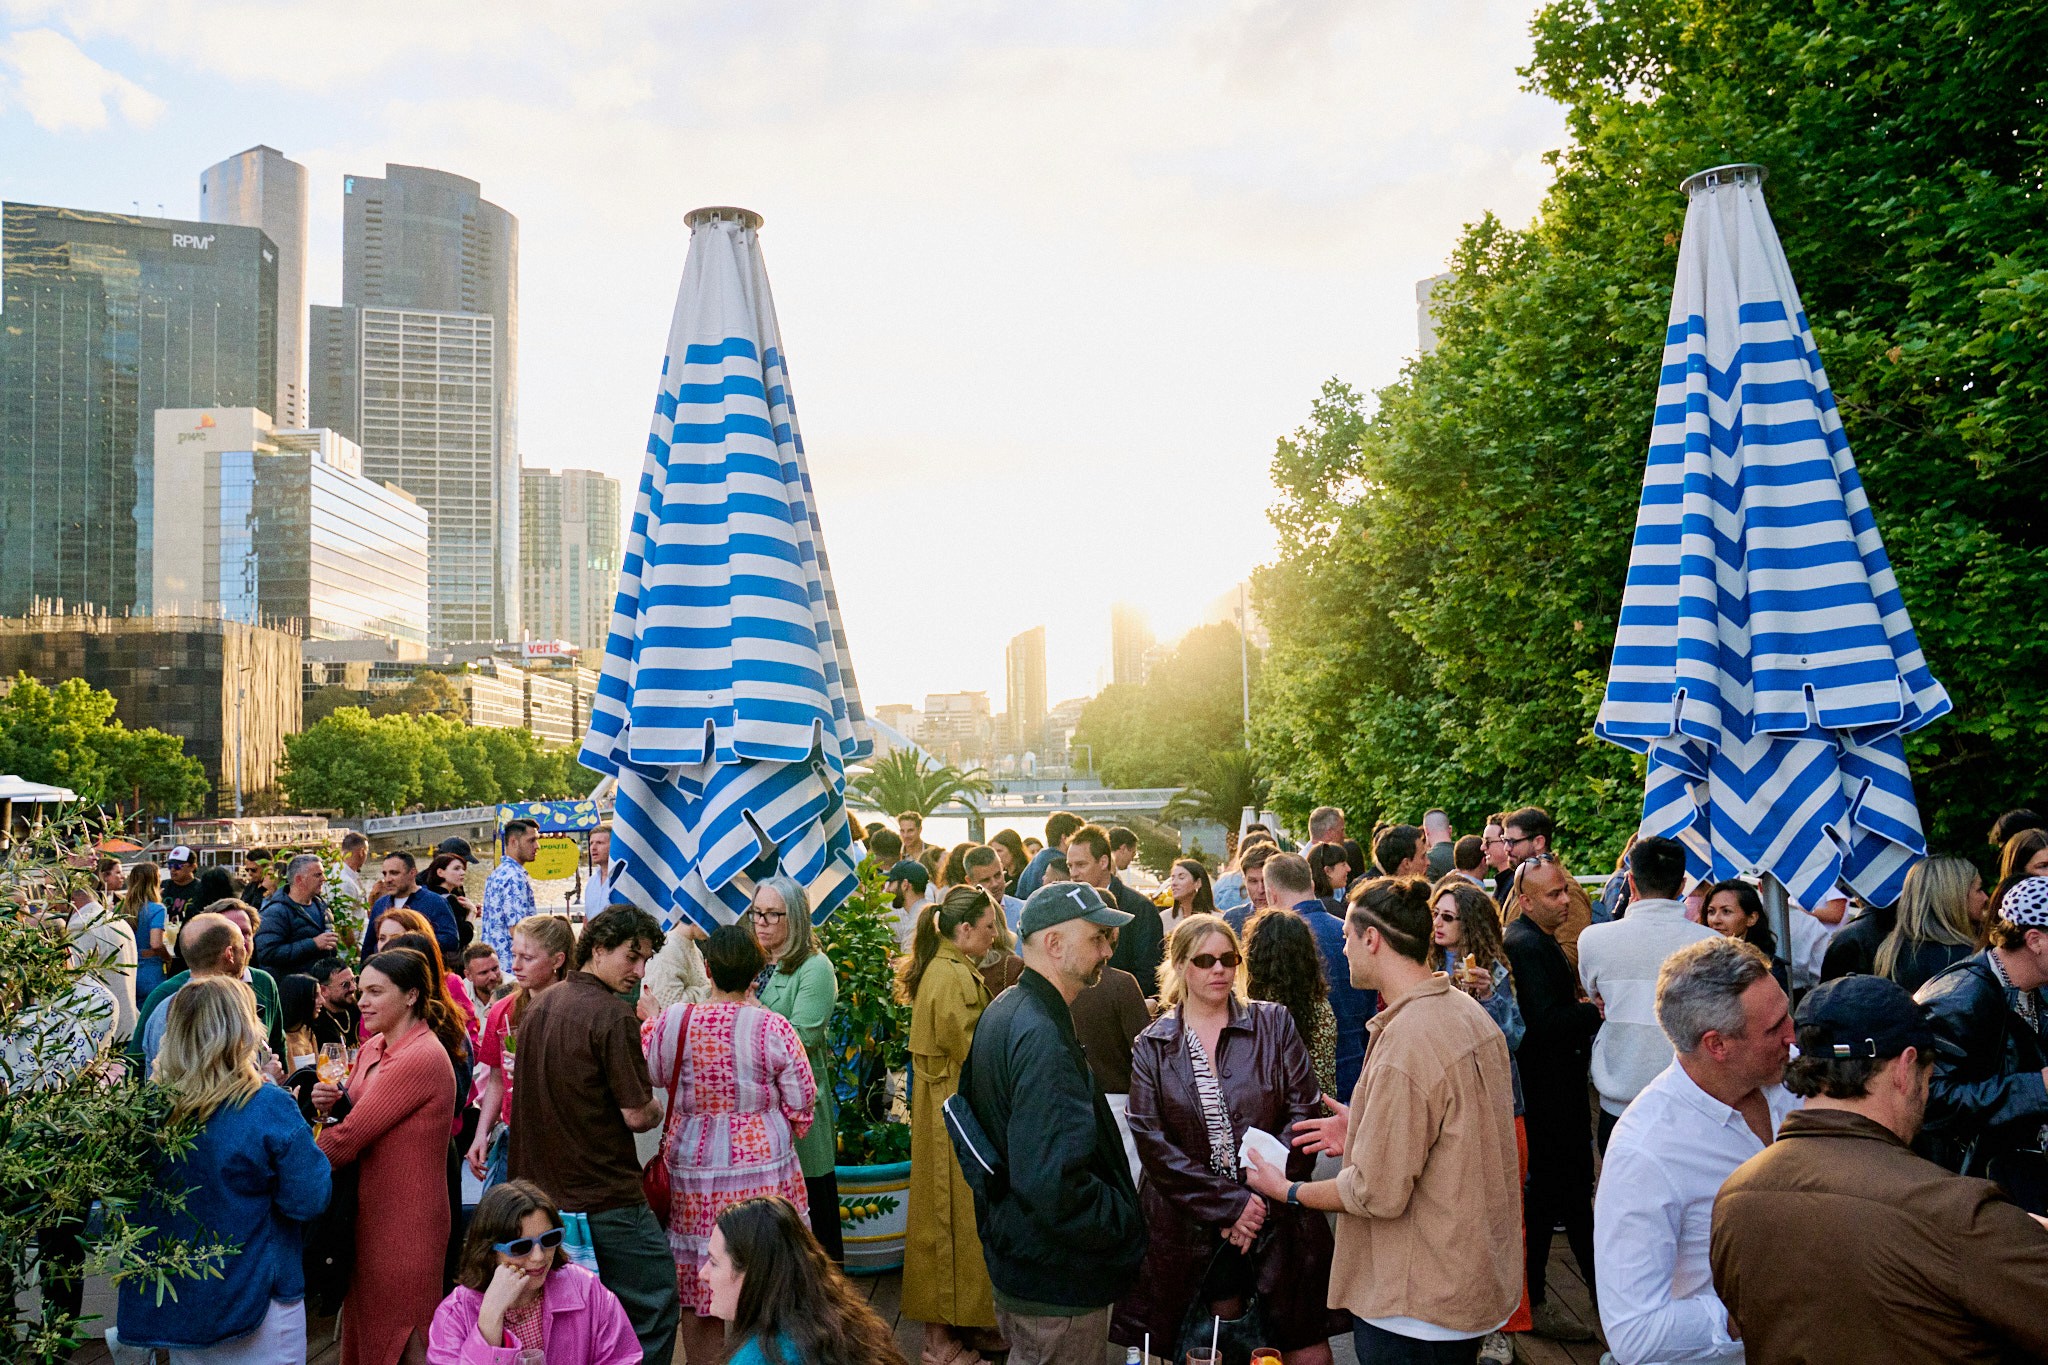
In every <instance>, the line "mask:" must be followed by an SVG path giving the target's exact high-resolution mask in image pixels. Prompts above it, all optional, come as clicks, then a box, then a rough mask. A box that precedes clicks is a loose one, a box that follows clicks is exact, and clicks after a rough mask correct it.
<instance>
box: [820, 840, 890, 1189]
mask: <svg viewBox="0 0 2048 1365" xmlns="http://www.w3.org/2000/svg"><path fill="white" fill-rule="evenodd" d="M816 942H817V944H818V947H819V949H820V950H821V951H823V953H824V954H825V956H826V957H828V958H830V959H831V961H832V970H833V971H834V972H835V973H837V974H838V977H839V1003H838V1004H837V1005H835V1006H834V1007H833V1010H832V1024H831V1031H830V1033H829V1034H828V1036H827V1045H828V1046H829V1047H830V1048H831V1052H832V1059H833V1064H834V1072H835V1074H834V1075H833V1078H832V1089H833V1094H834V1095H836V1096H837V1097H838V1100H839V1164H840V1165H842V1166H883V1165H887V1164H889V1163H890V1162H896V1161H908V1160H910V1125H909V1124H908V1123H907V1122H906V1121H905V1117H906V1116H905V1115H903V1114H902V1113H900V1112H899V1111H900V1109H901V1105H900V1104H899V1103H898V1102H897V1101H896V1099H895V1098H894V1096H893V1094H892V1089H891V1078H892V1077H894V1076H900V1075H901V1074H902V1072H903V1068H904V1066H905V1064H906V1063H908V1061H909V1060H910V1006H908V1005H905V1004H902V1003H900V1002H899V1001H898V1000H897V999H896V954H897V942H896V912H895V910H894V908H893V907H892V906H891V905H890V898H889V894H888V893H887V892H886V891H884V890H883V889H882V870H881V869H880V868H878V867H876V866H875V865H874V862H873V860H872V859H871V860H869V861H868V862H866V863H863V864H862V865H861V879H860V890H858V891H856V892H855V893H854V894H853V895H851V896H849V897H847V898H846V903H845V904H843V905H841V906H840V907H839V908H838V909H837V910H835V911H833V912H832V917H831V918H830V919H828V920H826V921H825V923H824V924H822V925H820V926H819V927H818V929H817V931H816Z"/></svg>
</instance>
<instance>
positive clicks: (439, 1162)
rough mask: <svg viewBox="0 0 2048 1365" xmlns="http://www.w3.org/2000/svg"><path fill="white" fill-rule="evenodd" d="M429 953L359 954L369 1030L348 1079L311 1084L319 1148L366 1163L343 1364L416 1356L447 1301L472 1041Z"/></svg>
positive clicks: (336, 1160) (342, 1159)
mask: <svg viewBox="0 0 2048 1365" xmlns="http://www.w3.org/2000/svg"><path fill="white" fill-rule="evenodd" d="M434 985H435V983H434V977H433V968H432V967H431V966H430V965H429V963H428V961H427V958H426V955H425V954H423V953H420V952H417V951H415V950H413V949H410V948H399V949H395V950H393V951H391V952H388V953H378V954H377V955H376V956H375V957H373V958H371V959H370V960H369V961H368V962H366V963H365V964H363V974H362V981H361V991H360V995H359V997H358V1003H359V1005H360V1007H361V1009H362V1013H363V1024H364V1026H365V1028H367V1029H368V1030H369V1034H370V1037H369V1041H368V1042H366V1043H364V1044H363V1048H362V1052H361V1053H360V1054H358V1056H357V1058H356V1062H355V1065H354V1067H353V1068H351V1070H350V1073H349V1078H348V1081H347V1084H346V1088H345V1089H344V1088H343V1087H341V1086H337V1085H334V1084H332V1083H330V1082H327V1081H321V1082H320V1083H319V1084H317V1085H315V1086H314V1087H313V1108H314V1109H315V1110H316V1111H318V1112H319V1114H320V1115H321V1116H322V1117H323V1118H325V1119H327V1120H329V1124H330V1126H328V1127H326V1128H324V1129H323V1130H322V1131H321V1133H320V1150H321V1151H323V1152H325V1153H327V1159H328V1161H330V1162H331V1163H333V1165H334V1167H335V1168H336V1169H337V1170H339V1169H340V1168H342V1167H344V1166H348V1165H350V1164H357V1165H359V1167H360V1169H361V1177H360V1180H359V1182H358V1185H359V1188H360V1190H361V1195H360V1198H361V1211H360V1213H359V1214H358V1217H357V1221H356V1263H355V1271H354V1273H353V1274H352V1275H351V1276H350V1279H349V1287H348V1298H347V1299H346V1300H345V1301H344V1302H343V1304H342V1337H341V1352H342V1354H341V1359H342V1365H393V1362H395V1361H399V1360H403V1361H406V1362H408V1365H418V1362H421V1361H424V1360H425V1359H426V1342H427V1332H428V1328H429V1326H430V1325H431V1324H432V1322H433V1320H434V1309H435V1308H436V1307H437V1306H438V1305H439V1304H440V1302H441V1272H442V1262H443V1259H444V1254H445V1251H446V1248H447V1244H448V1230H449V1208H448V1187H447V1171H446V1164H447V1163H446V1153H447V1151H448V1134H449V1132H450V1130H451V1129H452V1128H453V1127H454V1122H455V1069H454V1066H453V1065H452V1064H451V1063H450V1061H449V1058H450V1056H451V1055H453V1054H456V1053H458V1052H460V1051H461V1050H462V1049H463V1048H464V1047H465V1046H466V1044H467V1040H466V1039H465V1038H464V1037H463V1033H462V1021H461V1020H460V1019H459V1018H457V1017H456V1016H455V1015H454V1014H453V1013H451V1012H450V1011H449V1009H448V1007H447V1006H446V1005H444V1004H442V1002H441V1000H440V999H439V997H438V996H437V994H436V992H435V989H434Z"/></svg>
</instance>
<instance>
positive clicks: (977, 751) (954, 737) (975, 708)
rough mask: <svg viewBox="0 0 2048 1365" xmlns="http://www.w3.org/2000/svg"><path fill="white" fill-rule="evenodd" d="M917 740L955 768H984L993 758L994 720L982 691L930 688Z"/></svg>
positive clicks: (925, 700) (985, 695)
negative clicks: (941, 690) (948, 690)
mask: <svg viewBox="0 0 2048 1365" xmlns="http://www.w3.org/2000/svg"><path fill="white" fill-rule="evenodd" d="M917 742H918V743H919V744H922V745H923V746H924V747H925V748H926V749H929V750H930V751H931V752H932V754H933V756H935V757H936V758H938V759H939V760H940V761H941V762H944V763H950V764H952V765H953V766H954V767H956V768H986V767H988V766H989V765H990V764H991V763H992V762H994V759H995V755H994V752H993V750H994V748H995V720H994V717H993V716H991V715H990V714H989V708H988V693H986V692H931V693H927V694H926V695H925V699H924V719H923V721H922V723H921V724H920V725H919V726H918V736H917Z"/></svg>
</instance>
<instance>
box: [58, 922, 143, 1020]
mask: <svg viewBox="0 0 2048 1365" xmlns="http://www.w3.org/2000/svg"><path fill="white" fill-rule="evenodd" d="M69 931H70V934H71V944H72V948H73V950H74V951H75V952H76V953H77V954H78V958H79V961H81V962H87V961H91V960H92V959H94V958H99V959H101V962H100V965H98V966H96V967H94V968H93V970H92V971H91V972H89V973H88V975H89V976H90V977H91V978H92V979H93V980H94V981H97V982H98V983H99V984H100V985H101V986H103V987H105V988H106V991H107V994H109V995H111V996H113V997H114V1041H115V1042H117V1043H125V1042H127V1041H128V1039H129V1037H130V1036H131V1035H133V1034H134V1032H135V962H136V953H135V931H134V930H133V929H130V928H129V927H128V921H126V920H124V919H122V918H121V917H120V916H119V915H117V914H115V913H114V912H113V911H111V910H109V909H107V908H106V907H105V906H104V905H101V904H100V903H99V901H97V900H96V899H94V897H93V889H92V888H91V887H89V886H80V887H78V888H76V889H75V890H73V891H72V893H71V921H70V925H69Z"/></svg>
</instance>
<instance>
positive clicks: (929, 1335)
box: [896, 886, 1003, 1365]
mask: <svg viewBox="0 0 2048 1365" xmlns="http://www.w3.org/2000/svg"><path fill="white" fill-rule="evenodd" d="M1002 923H1003V916H1002V912H1001V911H1000V910H999V909H998V908H997V906H996V903H995V900H994V899H993V898H992V897H991V896H990V895H989V894H988V892H986V891H984V890H983V889H982V888H980V887H978V886H956V887H954V888H953V889H952V890H951V891H949V892H947V893H946V898H945V900H943V901H941V902H940V903H939V904H937V905H927V906H926V907H925V910H924V914H923V916H922V917H920V918H919V920H918V922H917V934H916V937H915V938H914V939H913V940H912V943H911V950H910V952H909V953H908V954H907V955H905V956H904V957H902V958H899V959H898V960H897V969H896V998H897V999H898V1000H900V1001H902V1002H903V1003H905V1004H907V1005H909V1006H910V1057H911V1066H910V1075H911V1098H910V1210H909V1213H908V1215H907V1218H908V1223H907V1232H906V1235H905V1239H904V1247H903V1315H904V1316H905V1317H908V1318H913V1319H916V1320H917V1321H919V1322H922V1323H923V1324H924V1351H923V1353H922V1360H923V1365H977V1362H978V1361H980V1359H981V1356H980V1355H979V1354H978V1352H977V1350H976V1346H977V1345H979V1346H983V1347H993V1345H994V1342H993V1341H992V1340H991V1338H990V1333H992V1332H993V1331H994V1329H995V1325H996V1309H995V1297H994V1293H995V1291H994V1289H993V1287H992V1286H991V1285H990V1283H989V1276H988V1266H987V1264H986V1263H985V1262H984V1261H983V1260H982V1255H981V1239H980V1235H979V1234H978V1233H977V1232H976V1230H975V1224H974V1193H973V1191H971V1190H970V1189H968V1187H967V1181H966V1179H965V1177H963V1176H962V1175H961V1174H960V1163H959V1162H958V1161H957V1160H956V1159H955V1158H954V1155H953V1141H952V1139H951V1138H950V1137H948V1136H947V1135H946V1118H945V1115H944V1113H943V1112H942V1111H941V1106H943V1105H944V1104H945V1102H946V1101H947V1100H949V1099H951V1098H952V1097H953V1095H954V1092H956V1091H957V1090H958V1089H959V1088H960V1068H961V1067H963V1066H965V1065H966V1064H967V1050H968V1049H969V1048H970V1047H972V1046H973V1044H974V1027H975V1025H976V1024H978V1023H979V1022H980V1021H981V1012H982V1011H983V1010H985V1009H987V1008H988V1002H989V990H988V986H987V984H986V982H984V981H983V979H982V973H981V968H980V963H981V960H982V958H983V957H985V956H986V955H987V954H988V951H989V948H990V945H992V944H993V943H994V942H995V941H996V935H997V934H998V933H1000V932H1001V931H1002Z"/></svg>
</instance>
